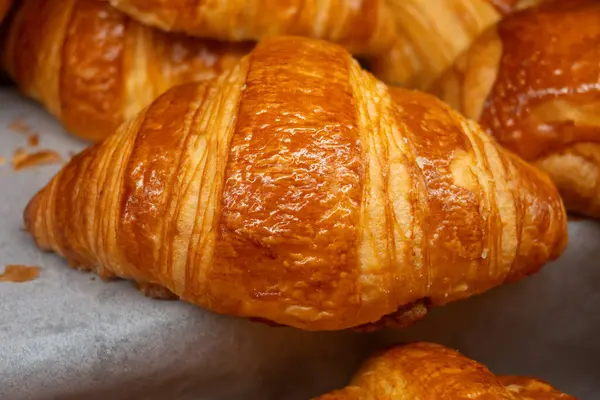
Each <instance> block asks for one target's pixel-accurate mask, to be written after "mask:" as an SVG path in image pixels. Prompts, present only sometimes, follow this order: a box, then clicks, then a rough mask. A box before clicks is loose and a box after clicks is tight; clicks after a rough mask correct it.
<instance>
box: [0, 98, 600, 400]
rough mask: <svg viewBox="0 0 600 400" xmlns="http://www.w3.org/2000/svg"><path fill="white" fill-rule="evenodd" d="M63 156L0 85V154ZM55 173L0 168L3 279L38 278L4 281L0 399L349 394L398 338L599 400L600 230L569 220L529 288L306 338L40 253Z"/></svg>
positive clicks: (64, 138) (43, 122)
mask: <svg viewBox="0 0 600 400" xmlns="http://www.w3.org/2000/svg"><path fill="white" fill-rule="evenodd" d="M17 119H21V120H23V121H24V122H25V123H26V124H27V125H29V126H30V127H31V128H32V130H33V131H35V132H37V133H39V137H40V145H39V148H40V149H52V150H56V151H58V152H60V153H61V154H62V155H63V156H64V157H65V159H68V158H69V155H70V153H71V152H73V151H79V150H81V149H82V148H83V147H84V146H85V145H86V144H85V143H84V142H82V141H80V140H78V139H76V138H74V137H72V136H69V135H67V134H66V133H65V132H64V131H63V129H62V128H61V127H60V124H59V123H58V122H56V121H55V120H54V119H53V118H52V117H51V116H49V115H48V114H47V113H46V112H44V111H43V110H42V109H41V108H40V107H39V106H37V105H35V104H34V103H32V102H31V101H29V100H26V99H24V98H22V97H21V96H20V95H18V94H17V93H16V92H15V91H13V90H12V89H7V88H0V156H2V157H5V158H6V159H7V160H10V158H11V157H12V154H13V153H14V151H15V149H16V148H18V147H26V136H25V135H23V134H20V133H18V132H14V131H13V130H11V129H9V128H8V126H9V124H10V123H11V122H13V121H15V120H17ZM59 167H60V165H51V166H38V167H34V168H31V169H26V170H22V171H18V172H15V171H12V169H11V167H10V165H9V164H5V165H3V166H0V271H1V270H2V269H3V267H4V266H5V265H6V264H25V265H37V266H40V267H41V274H40V276H39V278H38V279H36V280H34V281H31V282H26V283H19V284H16V283H0V399H2V400H12V399H19V400H20V399H79V398H85V399H174V400H178V399H194V400H196V399H198V400H200V399H202V400H204V399H207V400H208V399H210V400H212V399H307V398H309V397H311V396H314V395H317V394H320V393H323V392H326V391H328V390H331V389H333V388H336V387H340V386H343V385H344V384H345V383H346V381H347V379H348V378H349V376H350V375H351V373H352V372H353V371H354V370H355V369H356V367H357V366H358V364H359V362H360V360H361V359H363V358H364V357H366V356H367V355H368V354H369V353H370V352H371V351H372V350H373V349H375V348H380V347H382V346H386V345H388V344H390V343H395V342H398V341H406V340H431V341H436V342H440V343H443V344H447V345H450V346H452V347H454V348H457V349H459V350H461V351H463V352H464V353H465V354H467V355H469V356H470V357H473V358H475V359H477V360H478V361H481V362H483V363H485V364H486V365H487V366H488V367H489V368H490V369H492V370H493V371H494V372H497V373H509V374H524V375H534V376H538V377H541V378H544V379H547V380H549V381H551V382H552V383H553V384H554V385H555V386H557V387H558V388H560V389H562V390H564V391H566V392H569V393H571V394H573V395H576V396H578V397H579V398H580V399H583V400H587V399H589V400H592V399H600V225H599V224H597V223H595V222H591V221H573V222H571V223H570V226H569V230H570V234H571V238H570V245H569V248H568V251H567V252H566V254H565V255H564V256H563V257H562V258H561V259H560V260H559V261H558V262H555V263H552V264H550V265H548V266H547V267H545V269H544V270H543V271H542V272H541V273H540V274H538V275H536V276H534V277H533V278H528V279H526V280H524V281H522V282H520V283H518V284H514V285H507V286H504V287H501V288H498V289H495V290H492V291H490V292H488V293H486V294H484V295H481V296H478V297H475V298H471V299H469V300H466V301H462V302H458V303H454V304H451V305H449V306H446V307H443V308H439V309H435V310H433V311H432V313H431V314H430V315H429V316H428V317H426V318H425V319H424V320H423V321H421V322H419V323H417V324H416V325H414V326H413V327H411V328H409V329H406V330H402V331H398V330H387V331H383V332H379V333H376V334H355V333H351V332H321V333H311V332H301V331H299V330H295V329H290V328H272V327H269V326H265V325H262V324H258V323H253V322H250V321H247V320H243V319H238V318H232V317H226V316H219V315H215V314H213V313H210V312H207V311H204V310H201V309H198V308H195V307H192V306H190V305H188V304H184V303H182V302H168V301H157V300H151V299H147V298H145V297H143V296H142V295H141V294H140V293H139V292H138V291H137V290H136V289H134V288H133V287H132V286H131V285H130V284H129V283H127V282H123V281H119V282H109V283H106V282H102V281H101V280H100V279H98V278H96V279H93V275H91V274H87V273H82V272H78V271H74V270H71V269H70V268H68V267H67V265H66V263H65V262H64V261H63V260H62V259H61V258H59V257H57V256H55V255H53V254H47V253H42V252H40V251H39V250H37V249H36V248H35V246H34V244H33V242H32V241H31V240H30V238H29V237H28V236H27V234H26V233H25V232H23V231H22V217H21V215H22V211H23V208H24V207H25V205H26V204H27V201H28V200H29V199H30V198H31V197H32V196H33V195H34V194H35V192H36V191H37V190H39V189H40V188H41V187H43V186H44V185H45V184H46V183H47V181H48V180H49V179H50V178H51V177H52V176H53V175H54V174H55V173H56V172H57V171H58V169H59Z"/></svg>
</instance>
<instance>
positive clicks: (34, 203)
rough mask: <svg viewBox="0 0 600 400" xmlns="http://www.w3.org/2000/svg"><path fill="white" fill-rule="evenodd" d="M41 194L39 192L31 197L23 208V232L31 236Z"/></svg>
mask: <svg viewBox="0 0 600 400" xmlns="http://www.w3.org/2000/svg"><path fill="white" fill-rule="evenodd" d="M41 193H42V192H41V191H40V192H38V193H37V194H36V195H35V196H33V198H32V199H31V200H30V201H29V203H28V204H27V207H25V211H23V223H24V225H25V230H26V231H27V232H29V233H31V234H33V228H34V225H35V221H36V218H37V213H38V210H39V208H40V202H41Z"/></svg>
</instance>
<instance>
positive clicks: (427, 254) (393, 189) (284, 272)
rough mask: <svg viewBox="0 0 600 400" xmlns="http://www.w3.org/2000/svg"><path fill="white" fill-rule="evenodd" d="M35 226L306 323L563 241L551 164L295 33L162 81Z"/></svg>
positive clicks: (59, 248) (489, 275)
mask: <svg viewBox="0 0 600 400" xmlns="http://www.w3.org/2000/svg"><path fill="white" fill-rule="evenodd" d="M25 225H26V227H27V229H28V231H29V232H30V233H31V234H32V235H33V237H34V238H35V241H36V242H37V244H38V246H39V247H41V248H42V249H46V250H53V251H55V252H57V253H59V254H61V255H63V256H64V257H66V258H67V259H68V260H69V262H70V263H71V265H74V266H79V267H80V268H84V269H91V270H93V271H95V272H96V273H98V274H100V275H101V276H103V277H112V276H117V277H121V278H126V279H131V280H134V281H137V282H139V283H140V284H141V286H142V288H145V290H149V291H151V292H155V290H154V289H156V288H160V287H163V288H166V289H168V291H169V292H172V293H174V294H175V295H176V296H178V297H180V298H181V299H183V300H186V301H189V302H191V303H193V304H196V305H199V306H202V307H205V308H208V309H210V310H213V311H216V312H219V313H225V314H231V315H237V316H247V317H256V318H260V319H262V320H267V321H272V322H274V323H277V324H282V325H290V326H295V327H299V328H303V329H308V330H335V329H344V328H349V327H355V326H360V325H363V324H369V323H376V322H377V321H379V320H380V319H382V318H383V319H384V320H386V321H390V322H392V323H393V322H394V321H401V323H402V324H406V323H409V322H410V321H407V319H409V318H410V317H414V318H419V317H420V316H422V315H423V314H424V313H425V311H426V310H425V311H423V309H424V307H426V306H427V305H430V304H432V305H442V304H445V303H448V302H450V301H453V300H457V299H463V298H466V297H469V296H471V295H474V294H477V293H480V292H483V291H485V290H487V289H489V288H491V287H493V286H496V285H500V284H502V283H503V282H505V281H512V280H516V279H518V278H520V277H522V276H524V275H528V274H532V273H534V272H536V271H537V270H538V269H539V268H540V267H541V266H542V264H544V263H545V262H546V261H548V260H550V259H554V258H556V257H557V256H558V255H559V254H560V253H561V251H562V250H563V248H564V247H565V244H566V240H567V231H566V215H565V211H564V209H563V206H562V203H561V200H560V196H559V194H558V192H557V191H556V189H555V187H554V186H553V184H552V183H551V182H550V180H549V179H548V178H547V177H546V176H545V175H544V174H542V173H541V172H538V171H537V170H536V169H535V168H533V167H531V166H529V165H528V164H526V163H525V162H523V161H521V160H520V159H518V158H517V157H515V156H513V155H512V154H510V153H508V152H506V151H504V150H503V149H501V148H500V147H499V146H497V145H496V144H495V143H494V142H493V141H492V139H490V138H488V136H487V135H485V134H484V133H483V132H482V131H481V130H480V129H479V128H478V127H477V125H476V124H474V123H471V122H469V121H467V120H466V119H464V118H462V117H461V116H460V115H458V114H457V113H455V112H454V111H452V110H451V109H450V108H449V107H447V106H446V105H445V104H443V103H442V102H440V101H439V100H437V99H436V98H435V97H433V96H430V95H427V94H422V93H417V92H410V91H404V90H401V89H395V90H388V88H387V87H386V86H385V85H384V84H382V83H381V82H379V81H377V80H376V79H375V78H374V77H373V76H372V75H370V74H369V73H367V72H364V71H362V70H361V68H360V66H359V64H358V63H357V62H356V61H355V60H354V59H353V58H352V56H351V55H350V54H349V53H348V52H347V51H345V50H344V49H343V48H341V47H339V46H337V45H335V44H332V43H328V42H323V41H317V40H312V39H304V38H298V37H281V38H275V39H271V40H267V41H265V42H264V43H262V44H260V45H259V46H258V47H257V48H256V49H255V50H254V51H253V52H252V53H251V54H250V55H249V56H248V57H246V58H244V59H243V60H242V61H241V62H240V63H239V64H238V65H237V66H236V67H234V68H233V69H231V70H228V71H227V72H224V73H223V74H222V75H220V76H219V77H218V78H216V79H214V80H211V81H208V82H203V83H195V84H187V85H183V86H179V87H176V88H174V89H172V90H170V91H168V92H166V93H165V94H163V95H162V96H160V97H159V98H158V99H157V100H156V101H155V102H154V103H152V105H150V106H149V107H148V108H147V109H146V110H145V111H144V112H142V113H141V114H139V115H138V116H137V117H136V118H135V119H133V120H130V121H128V122H127V123H125V124H124V125H122V126H121V127H120V128H119V129H118V130H117V132H116V134H115V135H113V136H111V137H109V138H107V139H106V140H105V141H103V142H101V143H99V144H97V145H95V146H93V147H91V148H89V149H87V150H85V151H84V152H83V153H81V154H79V155H78V156H76V157H74V158H73V159H72V160H71V161H70V162H69V163H68V164H67V165H66V166H65V167H64V168H63V170H62V171H61V172H60V173H59V174H58V175H57V176H56V177H54V179H53V180H52V181H51V182H50V183H49V184H48V186H46V188H44V189H43V190H42V191H41V192H40V193H38V194H37V195H36V196H35V197H34V199H33V200H32V201H31V202H30V204H29V205H28V206H27V209H26V211H25ZM397 310H400V311H399V312H400V313H402V315H398V314H394V313H395V312H397ZM405 313H406V315H405ZM407 315H408V317H407ZM386 316H387V317H386ZM386 318H387V319H386Z"/></svg>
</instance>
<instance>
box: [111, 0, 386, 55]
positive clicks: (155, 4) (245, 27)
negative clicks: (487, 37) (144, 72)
mask: <svg viewBox="0 0 600 400" xmlns="http://www.w3.org/2000/svg"><path fill="white" fill-rule="evenodd" d="M109 1H110V3H111V4H112V5H113V6H114V7H116V8H118V9H120V10H122V11H123V12H126V13H127V14H129V15H130V16H131V17H133V18H136V19H138V20H139V21H141V22H143V23H145V24H148V25H151V26H155V27H158V28H161V29H163V30H166V31H177V32H184V33H187V34H190V35H195V36H200V37H208V38H214V39H220V40H225V41H240V40H260V39H264V38H267V37H272V36H280V35H297V36H307V37H311V38H315V39H324V40H328V41H332V42H335V43H337V44H340V45H342V46H344V47H346V48H347V49H348V50H349V51H350V52H352V53H354V54H361V55H366V54H376V53H378V52H381V51H384V50H386V49H388V48H389V47H390V46H391V45H392V43H393V40H394V37H395V27H394V21H393V17H392V14H391V11H390V10H389V9H388V7H387V5H386V0H353V1H348V0H319V1H309V0H252V1H247V0H210V1H200V2H192V3H190V2H189V1H188V0H150V1H149V0H109Z"/></svg>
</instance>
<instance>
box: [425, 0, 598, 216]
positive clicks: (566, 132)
mask: <svg viewBox="0 0 600 400" xmlns="http://www.w3.org/2000/svg"><path fill="white" fill-rule="evenodd" d="M434 91H435V92H436V93H437V94H439V95H440V97H442V98H443V99H444V100H446V101H447V102H449V103H450V104H451V105H452V106H454V107H455V108H457V109H458V110H460V111H461V112H462V113H464V114H465V115H466V116H468V117H470V118H473V119H477V120H479V121H480V122H481V123H482V125H483V126H484V127H485V128H486V129H487V130H488V131H489V132H490V133H492V134H493V135H494V136H495V137H496V139H497V140H498V141H499V142H500V143H501V144H503V145H504V146H506V147H508V148H509V149H511V150H513V151H515V152H516V153H518V154H519V155H521V156H522V157H524V158H525V159H526V160H528V161H530V162H533V163H535V164H536V165H537V166H539V167H541V168H542V169H544V170H545V171H546V172H548V173H549V174H550V176H551V177H552V179H553V180H554V182H555V183H556V184H557V186H558V188H559V190H560V191H561V194H562V195H563V198H564V200H565V204H566V206H567V208H568V209H570V210H572V211H576V212H579V213H583V214H586V215H589V216H594V217H600V119H599V118H598V114H599V113H600V2H599V1H595V0H573V1H565V2H561V1H558V2H554V3H550V4H547V5H544V6H540V7H538V8H534V9H530V10H525V11H522V12H519V13H517V14H514V15H512V16H511V17H509V18H507V19H505V20H504V21H502V22H500V23H499V24H498V25H497V26H496V27H494V28H492V29H491V30H490V31H489V32H487V33H486V34H485V35H484V36H482V37H481V39H479V40H478V41H477V42H476V43H475V44H474V45H473V47H472V49H471V50H470V51H469V52H468V53H467V54H465V55H464V56H463V57H461V58H460V60H458V61H457V63H456V65H455V67H454V68H453V69H452V70H450V71H449V72H448V73H447V74H446V76H445V77H444V78H443V79H442V80H441V82H439V83H438V84H437V85H436V87H435V88H434Z"/></svg>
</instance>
